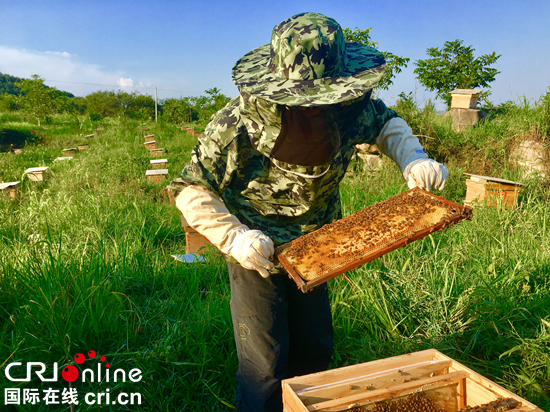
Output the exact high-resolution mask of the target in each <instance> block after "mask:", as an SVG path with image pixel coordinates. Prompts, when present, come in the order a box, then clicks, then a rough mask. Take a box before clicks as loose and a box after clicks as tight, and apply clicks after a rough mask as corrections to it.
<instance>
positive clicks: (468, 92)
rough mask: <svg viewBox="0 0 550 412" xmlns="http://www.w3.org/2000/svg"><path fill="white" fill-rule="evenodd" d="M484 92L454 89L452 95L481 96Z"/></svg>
mask: <svg viewBox="0 0 550 412" xmlns="http://www.w3.org/2000/svg"><path fill="white" fill-rule="evenodd" d="M482 91H483V90H482V89H454V90H451V95H453V94H479V93H481V92H482Z"/></svg>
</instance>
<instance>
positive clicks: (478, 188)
mask: <svg viewBox="0 0 550 412" xmlns="http://www.w3.org/2000/svg"><path fill="white" fill-rule="evenodd" d="M464 174H465V175H468V176H470V179H467V180H466V198H465V199H464V204H465V205H470V204H471V203H473V202H477V203H480V204H482V203H486V204H487V206H490V207H495V206H499V205H500V206H503V207H505V208H506V209H510V208H515V207H517V204H518V194H519V192H520V190H521V186H523V184H521V183H518V182H512V181H511V180H505V179H499V178H496V177H490V176H480V175H473V174H470V173H464Z"/></svg>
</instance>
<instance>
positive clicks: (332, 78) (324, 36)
mask: <svg viewBox="0 0 550 412" xmlns="http://www.w3.org/2000/svg"><path fill="white" fill-rule="evenodd" d="M384 69H385V60H384V56H383V55H382V54H381V53H380V52H379V51H377V50H376V49H374V48H372V47H369V46H365V45H363V44H360V43H354V42H347V41H346V40H345V39H344V33H343V31H342V28H341V27H340V25H339V24H338V23H337V22H336V21H335V20H334V19H331V18H330V17H327V16H324V15H322V14H319V13H301V14H297V15H295V16H292V17H290V18H289V19H287V20H285V21H283V22H282V23H280V24H278V25H277V26H275V27H274V28H273V32H272V35H271V43H270V44H266V45H265V46H261V47H258V48H257V49H254V50H252V51H251V52H250V53H248V54H246V55H245V56H244V57H242V58H241V59H240V60H239V61H238V62H237V63H235V66H233V70H232V73H231V74H232V77H233V82H234V83H235V84H236V85H237V87H238V88H239V89H240V90H242V91H245V92H246V93H249V94H252V95H255V96H257V97H259V98H261V99H265V100H268V101H270V102H272V103H278V104H282V105H285V106H304V107H307V106H319V105H329V104H335V103H341V102H344V101H347V100H351V99H355V98H358V97H361V96H363V95H364V94H365V93H367V92H368V91H369V90H371V89H372V88H373V87H374V86H375V85H376V84H377V83H378V81H379V80H380V78H381V77H382V76H383V74H384Z"/></svg>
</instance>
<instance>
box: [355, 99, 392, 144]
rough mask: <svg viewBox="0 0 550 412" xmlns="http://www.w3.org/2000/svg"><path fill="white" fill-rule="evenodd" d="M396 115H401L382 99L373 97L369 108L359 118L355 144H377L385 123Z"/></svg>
mask: <svg viewBox="0 0 550 412" xmlns="http://www.w3.org/2000/svg"><path fill="white" fill-rule="evenodd" d="M394 117H399V116H398V115H397V113H395V112H394V111H393V110H392V109H390V108H388V107H387V106H386V105H385V104H384V102H383V101H382V100H380V99H371V100H370V102H369V104H368V106H367V108H366V109H365V110H364V111H363V113H362V114H361V116H359V118H358V119H357V129H356V130H355V133H353V135H354V136H355V137H354V139H353V142H352V143H353V144H361V143H368V144H375V143H376V138H377V137H378V135H379V134H380V132H381V131H382V129H383V128H384V125H385V124H386V123H387V122H388V121H389V120H390V119H393V118H394Z"/></svg>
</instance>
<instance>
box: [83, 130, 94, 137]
mask: <svg viewBox="0 0 550 412" xmlns="http://www.w3.org/2000/svg"><path fill="white" fill-rule="evenodd" d="M96 133H97V130H96ZM84 137H85V138H87V139H91V138H92V137H94V135H93V134H87V135H86V136H84Z"/></svg>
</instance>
